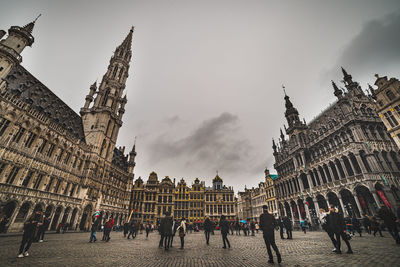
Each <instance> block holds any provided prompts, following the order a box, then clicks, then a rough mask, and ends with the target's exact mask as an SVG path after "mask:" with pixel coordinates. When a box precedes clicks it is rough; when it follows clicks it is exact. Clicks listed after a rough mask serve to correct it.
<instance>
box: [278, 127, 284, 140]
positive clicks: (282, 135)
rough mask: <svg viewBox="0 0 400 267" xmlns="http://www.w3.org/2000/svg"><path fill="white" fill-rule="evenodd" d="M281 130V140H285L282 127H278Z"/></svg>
mask: <svg viewBox="0 0 400 267" xmlns="http://www.w3.org/2000/svg"><path fill="white" fill-rule="evenodd" d="M279 130H280V131H281V140H282V142H283V141H285V135H284V134H283V131H282V128H280V129H279Z"/></svg>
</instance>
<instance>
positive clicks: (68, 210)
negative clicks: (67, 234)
mask: <svg viewBox="0 0 400 267" xmlns="http://www.w3.org/2000/svg"><path fill="white" fill-rule="evenodd" d="M70 211H71V208H70V207H68V208H66V209H65V212H64V216H63V218H62V220H61V223H62V225H63V226H64V224H66V223H67V220H68V215H69V212H70Z"/></svg>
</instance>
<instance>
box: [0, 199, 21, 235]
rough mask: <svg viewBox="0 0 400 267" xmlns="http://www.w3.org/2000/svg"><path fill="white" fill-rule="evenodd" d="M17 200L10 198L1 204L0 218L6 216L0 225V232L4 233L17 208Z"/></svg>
mask: <svg viewBox="0 0 400 267" xmlns="http://www.w3.org/2000/svg"><path fill="white" fill-rule="evenodd" d="M17 206H18V202H17V201H15V200H10V201H8V202H7V203H5V204H4V206H3V205H2V208H1V213H0V218H2V217H3V216H4V217H5V218H6V221H5V222H6V223H5V224H4V225H1V228H0V233H3V232H4V233H5V232H6V231H7V228H8V225H9V224H10V223H11V220H12V218H13V215H14V214H15V211H16V209H17Z"/></svg>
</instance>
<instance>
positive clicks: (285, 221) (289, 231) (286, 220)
mask: <svg viewBox="0 0 400 267" xmlns="http://www.w3.org/2000/svg"><path fill="white" fill-rule="evenodd" d="M283 225H284V226H285V229H286V234H287V239H293V236H292V222H291V221H290V219H289V217H288V216H285V217H284V218H283Z"/></svg>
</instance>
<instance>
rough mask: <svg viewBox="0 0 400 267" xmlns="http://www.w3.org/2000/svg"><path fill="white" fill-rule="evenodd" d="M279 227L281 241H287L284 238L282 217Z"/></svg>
mask: <svg viewBox="0 0 400 267" xmlns="http://www.w3.org/2000/svg"><path fill="white" fill-rule="evenodd" d="M278 225H279V235H280V236H281V239H285V237H284V236H283V221H282V218H281V216H279V217H278Z"/></svg>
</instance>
